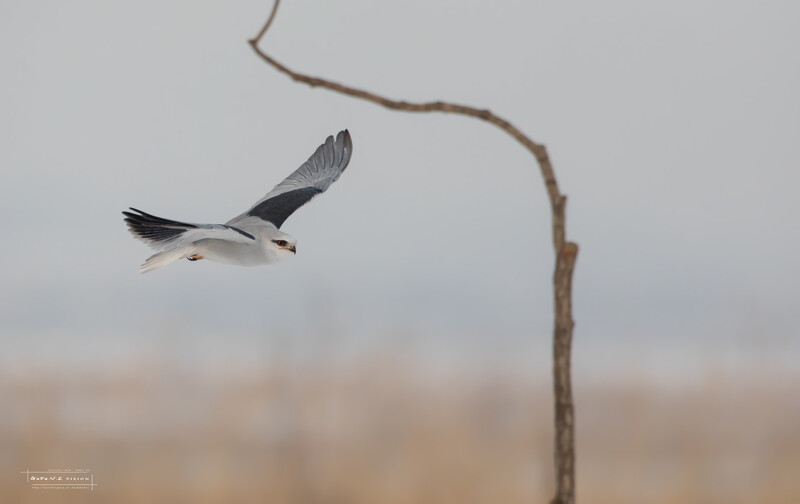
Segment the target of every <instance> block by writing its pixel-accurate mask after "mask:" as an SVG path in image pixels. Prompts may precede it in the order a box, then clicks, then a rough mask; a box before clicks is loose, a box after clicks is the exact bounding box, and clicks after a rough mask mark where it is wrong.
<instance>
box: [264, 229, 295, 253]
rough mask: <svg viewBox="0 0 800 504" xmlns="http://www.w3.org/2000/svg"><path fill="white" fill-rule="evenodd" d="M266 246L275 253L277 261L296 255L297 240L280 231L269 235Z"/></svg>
mask: <svg viewBox="0 0 800 504" xmlns="http://www.w3.org/2000/svg"><path fill="white" fill-rule="evenodd" d="M267 246H268V247H270V248H271V249H272V250H273V251H274V252H275V257H277V258H278V260H281V259H286V258H288V257H291V256H293V255H294V254H295V253H297V240H296V239H295V237H294V236H292V235H288V234H286V233H281V232H280V231H277V232H273V233H271V236H270V237H269V241H268V242H267Z"/></svg>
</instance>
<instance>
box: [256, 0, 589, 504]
mask: <svg viewBox="0 0 800 504" xmlns="http://www.w3.org/2000/svg"><path fill="white" fill-rule="evenodd" d="M279 4H280V0H275V4H274V5H273V7H272V12H271V13H270V16H269V19H267V22H266V23H265V24H264V27H263V28H261V31H260V32H259V33H258V35H257V36H256V37H255V38H253V39H252V40H250V41H249V42H250V46H251V47H252V48H253V50H254V51H255V52H256V54H258V56H259V57H261V59H263V60H264V61H265V62H267V63H268V64H269V65H271V66H272V67H273V68H275V69H276V70H278V71H279V72H281V73H283V74H286V75H288V76H289V77H290V78H291V79H292V80H294V81H296V82H302V83H305V84H308V85H309V86H311V87H312V88H313V87H322V88H326V89H330V90H331V91H336V92H338V93H342V94H345V95H349V96H352V97H354V98H359V99H362V100H366V101H371V102H373V103H375V104H377V105H381V106H383V107H386V108H389V109H392V110H400V111H404V112H443V113H450V114H460V115H464V116H469V117H474V118H476V119H481V120H484V121H487V122H489V123H491V124H494V125H495V126H497V127H498V128H500V129H501V130H503V131H505V132H506V133H508V134H509V135H511V136H512V137H513V138H515V139H516V140H517V141H518V142H519V143H521V144H522V145H523V146H525V148H526V149H528V150H529V151H530V152H531V154H533V156H534V157H535V158H536V161H537V163H538V164H539V169H540V171H541V173H542V178H543V179H544V184H545V187H546V189H547V194H548V196H549V198H550V208H551V210H552V215H553V220H552V226H553V246H554V248H555V254H556V268H555V273H554V274H553V292H554V298H555V330H554V333H553V393H554V396H555V450H554V461H555V469H556V495H555V497H553V500H552V501H551V503H552V504H573V503H574V501H575V447H574V410H573V401H572V383H571V378H570V355H571V348H572V329H573V326H574V322H573V320H572V272H573V270H574V268H575V260H576V259H577V256H578V245H577V244H576V243H574V242H568V241H566V230H565V224H566V223H565V220H566V218H565V217H566V215H565V213H566V204H567V197H566V196H564V195H562V194H561V193H560V192H559V190H558V183H557V182H556V177H555V174H554V173H553V166H552V165H551V163H550V158H549V157H548V155H547V149H546V148H545V146H544V145H542V144H539V143H536V142H534V141H533V140H531V139H530V138H528V137H527V136H526V135H524V134H523V133H522V132H521V131H520V130H518V129H517V128H516V127H515V126H514V125H513V124H511V123H510V122H508V121H506V120H505V119H503V118H502V117H499V116H497V115H495V114H494V113H492V112H491V111H489V110H486V109H478V108H475V107H469V106H466V105H457V104H453V103H447V102H443V101H435V102H425V103H409V102H406V101H398V100H392V99H389V98H385V97H383V96H380V95H377V94H374V93H370V92H368V91H364V90H361V89H356V88H353V87H350V86H345V85H343V84H339V83H337V82H333V81H329V80H327V79H321V78H319V77H311V76H308V75H304V74H300V73H297V72H294V71H292V70H290V69H289V68H287V67H286V66H284V65H282V64H281V63H279V62H278V61H276V60H275V59H273V58H272V57H271V56H269V55H268V54H266V53H264V52H263V51H262V50H261V49H260V48H259V47H258V44H259V42H261V39H262V38H263V37H264V34H265V33H267V30H268V29H269V27H270V25H271V24H272V21H273V19H275V14H276V13H277V11H278V5H279Z"/></svg>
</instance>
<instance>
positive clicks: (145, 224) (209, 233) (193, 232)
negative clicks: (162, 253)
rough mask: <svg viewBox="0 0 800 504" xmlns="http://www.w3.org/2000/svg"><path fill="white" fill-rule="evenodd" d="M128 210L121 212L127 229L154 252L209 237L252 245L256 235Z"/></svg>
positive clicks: (234, 229)
mask: <svg viewBox="0 0 800 504" xmlns="http://www.w3.org/2000/svg"><path fill="white" fill-rule="evenodd" d="M131 210H132V211H131V212H122V214H123V215H125V223H126V224H127V225H128V230H129V231H130V232H131V234H132V235H133V236H134V237H135V238H137V239H139V240H141V241H143V242H144V243H146V244H147V245H149V246H150V247H151V248H153V249H156V250H163V249H164V248H167V247H174V246H175V245H177V244H179V243H180V244H188V243H194V242H196V241H198V240H203V239H209V238H210V239H217V240H225V241H229V242H238V243H252V242H254V241H255V239H256V238H255V236H253V235H251V234H250V233H248V232H246V231H243V230H241V229H239V228H237V227H235V226H230V225H224V224H190V223H188V222H178V221H173V220H169V219H164V218H162V217H156V216H155V215H151V214H149V213H146V212H142V211H141V210H137V209H135V208H131ZM134 212H135V213H134Z"/></svg>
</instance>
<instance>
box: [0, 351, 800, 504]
mask: <svg viewBox="0 0 800 504" xmlns="http://www.w3.org/2000/svg"><path fill="white" fill-rule="evenodd" d="M332 360H333V362H331V359H326V358H325V357H324V356H318V357H317V358H313V359H306V360H296V359H295V360H291V359H289V360H288V362H282V359H280V358H277V357H276V358H275V359H273V360H272V361H271V362H269V363H266V364H265V365H264V366H263V369H261V368H258V367H254V366H242V365H239V364H238V363H237V362H236V361H230V362H226V363H225V364H224V365H218V366H213V367H209V366H205V365H200V366H191V365H189V366H174V365H172V363H170V362H169V361H167V360H164V359H158V358H152V359H151V358H146V357H136V358H134V359H132V360H130V361H126V362H119V363H115V364H114V365H112V366H106V367H103V368H90V369H86V368H84V369H82V370H78V369H74V368H72V369H70V368H61V367H58V366H55V367H49V368H46V367H42V368H39V369H35V370H29V371H23V370H24V369H25V367H24V366H17V367H13V366H12V367H11V368H8V369H5V370H4V371H0V379H1V380H0V400H1V401H2V404H3V408H2V410H1V411H0V445H1V446H2V451H0V466H1V467H2V471H0V484H1V486H0V488H2V490H3V496H2V499H1V500H2V502H9V503H33V502H48V503H62V502H86V501H94V502H113V503H118V504H124V503H145V502H146V503H174V502H193V503H230V502H269V503H273V502H274V503H354V504H358V503H364V504H367V503H368V504H400V503H417V504H419V503H428V502H430V503H458V504H469V503H499V502H502V503H511V504H513V503H523V502H524V503H532V502H540V503H545V502H548V501H549V499H550V497H551V491H552V483H551V479H552V473H551V452H552V449H551V443H552V441H551V432H552V426H551V415H552V409H551V404H550V403H551V396H550V390H549V387H550V384H549V381H548V380H546V379H542V378H541V377H540V378H534V377H533V374H532V373H530V372H528V370H526V369H524V367H523V366H519V365H508V366H497V367H494V368H492V367H487V368H483V369H481V370H475V369H470V368H469V366H466V365H464V366H450V367H447V368H446V369H443V368H440V367H437V366H435V365H430V364H428V365H423V364H420V359H419V358H418V356H415V355H414V354H413V353H401V354H400V355H387V354H380V355H375V354H371V355H356V356H351V357H350V358H347V359H332ZM797 384H798V375H792V376H784V375H782V374H780V373H773V374H769V373H768V374H766V375H763V376H761V377H757V378H753V377H750V378H748V379H746V380H745V379H742V377H737V376H734V375H728V374H725V373H721V374H716V375H715V374H714V373H710V374H708V375H707V376H705V377H703V378H702V379H700V380H698V381H697V382H692V383H685V384H681V385H680V386H671V387H665V386H663V385H658V384H656V383H651V382H649V381H648V380H647V379H644V378H642V377H637V376H631V377H630V379H624V380H607V381H604V380H598V379H594V380H593V379H587V378H580V377H578V378H576V384H575V386H576V395H577V412H576V413H577V422H578V459H577V460H578V482H579V486H578V500H579V502H586V503H589V502H591V503H615V504H619V503H628V502H630V503H665V504H666V503H683V504H686V503H703V504H708V503H752V502H770V503H787V504H790V503H797V502H800V477H799V475H800V428H798V426H800V397H799V396H798V386H797ZM64 467H88V468H91V469H92V470H93V472H94V477H95V482H96V483H98V484H99V486H98V487H97V488H96V489H95V490H94V492H88V491H86V490H33V489H31V488H30V487H29V485H28V484H27V483H26V482H25V481H24V480H25V477H24V475H21V474H19V471H24V470H25V469H26V468H28V469H31V470H46V469H50V468H64Z"/></svg>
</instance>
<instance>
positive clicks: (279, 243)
mask: <svg viewBox="0 0 800 504" xmlns="http://www.w3.org/2000/svg"><path fill="white" fill-rule="evenodd" d="M275 244H276V245H277V246H279V247H285V246H286V240H275Z"/></svg>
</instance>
